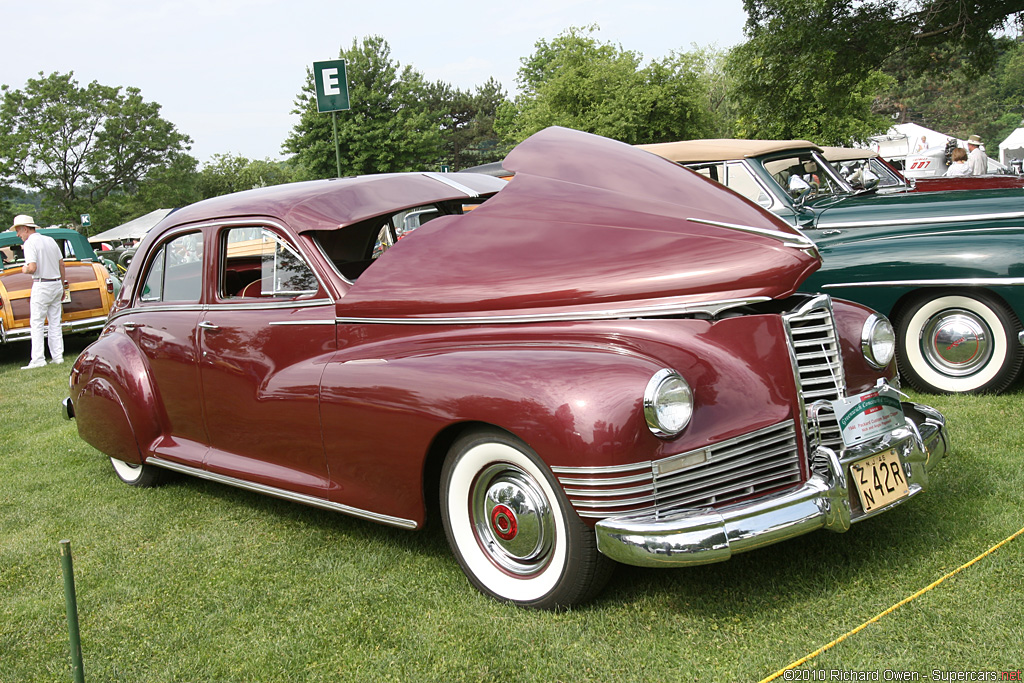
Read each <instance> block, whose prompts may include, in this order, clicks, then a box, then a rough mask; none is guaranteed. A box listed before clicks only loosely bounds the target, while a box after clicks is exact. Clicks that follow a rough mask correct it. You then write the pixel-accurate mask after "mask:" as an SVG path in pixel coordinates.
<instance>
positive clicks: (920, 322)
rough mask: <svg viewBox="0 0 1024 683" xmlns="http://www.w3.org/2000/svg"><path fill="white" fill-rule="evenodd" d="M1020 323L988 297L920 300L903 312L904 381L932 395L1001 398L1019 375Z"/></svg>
mask: <svg viewBox="0 0 1024 683" xmlns="http://www.w3.org/2000/svg"><path fill="white" fill-rule="evenodd" d="M1020 330H1021V326H1020V322H1019V321H1018V320H1017V318H1016V316H1014V314H1013V312H1012V311H1010V310H1009V309H1008V308H1007V307H1006V305H1005V304H1003V303H1002V302H1001V301H999V300H998V299H996V298H995V297H992V296H991V295H988V294H984V293H971V294H963V295H961V294H943V295H938V296H933V297H930V298H922V299H918V300H917V301H915V302H913V303H912V304H911V305H910V306H908V307H907V308H905V309H904V310H903V311H901V312H900V315H899V318H898V323H897V329H896V343H897V360H898V363H899V369H900V375H901V376H902V377H903V378H904V379H905V380H906V381H907V382H908V383H909V384H910V385H911V386H913V387H914V388H915V389H918V390H920V391H927V392H931V393H949V394H960V393H997V392H1000V391H1003V390H1005V389H1006V388H1007V387H1009V386H1010V385H1011V384H1012V383H1013V381H1014V380H1015V379H1016V378H1017V376H1018V375H1019V374H1020V370H1021V365H1022V361H1024V349H1022V348H1021V344H1020V341H1019V340H1018V337H1017V335H1018V333H1019V332H1020Z"/></svg>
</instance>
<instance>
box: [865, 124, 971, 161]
mask: <svg viewBox="0 0 1024 683" xmlns="http://www.w3.org/2000/svg"><path fill="white" fill-rule="evenodd" d="M950 139H951V138H950V136H948V135H946V134H945V133H940V132H939V131H937V130H932V129H931V128H925V127H924V126H922V125H919V124H916V123H898V124H896V125H895V126H893V127H892V128H890V129H889V130H888V131H887V132H886V134H885V135H875V136H873V137H872V138H871V149H873V150H875V151H876V152H878V155H879V156H880V157H882V158H884V159H893V158H903V157H907V156H910V155H912V154H918V153H920V152H923V151H924V150H926V149H928V148H930V147H945V145H946V142H947V141H948V140H950Z"/></svg>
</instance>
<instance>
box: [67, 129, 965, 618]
mask: <svg viewBox="0 0 1024 683" xmlns="http://www.w3.org/2000/svg"><path fill="white" fill-rule="evenodd" d="M505 164H506V165H507V166H508V167H509V168H510V169H512V170H514V171H515V172H516V176H515V178H514V179H513V180H512V181H511V182H509V183H506V182H505V181H503V180H499V179H497V178H493V177H488V176H484V175H474V174H457V175H456V174H450V175H448V174H445V175H441V174H431V173H411V174H396V175H378V176H363V177H358V178H347V179H336V180H324V181H318V182H311V183H303V184H296V185H286V186H279V187H270V188H264V189H259V190H253V191H249V192H243V193H240V194H235V195H229V196H225V197H220V198H217V199H212V200H208V201H204V202H201V203H199V204H196V205H193V206H191V207H186V208H184V209H181V210H179V211H177V212H175V213H174V214H171V216H169V217H168V218H167V219H165V220H164V221H163V222H162V223H161V224H160V225H158V226H157V227H156V228H154V229H153V230H152V231H151V232H150V234H149V236H147V238H146V239H145V241H144V243H143V244H142V245H141V247H140V249H139V251H138V254H137V256H136V258H135V260H134V261H133V262H132V265H131V267H130V269H129V272H128V275H127V278H126V281H125V284H124V287H123V289H122V290H121V293H120V295H119V298H118V300H117V302H116V304H115V306H114V311H113V313H112V314H111V318H110V322H109V323H108V325H107V327H106V329H105V330H104V332H103V334H102V335H101V337H100V339H99V340H98V341H97V342H95V343H94V344H93V345H91V346H90V347H88V348H87V349H86V350H85V351H84V352H83V353H82V355H81V356H80V357H79V358H78V360H77V361H76V363H75V365H74V367H73V369H72V373H71V396H70V399H69V400H68V401H66V402H65V410H66V412H67V414H68V415H70V416H74V417H76V418H77V422H78V430H79V433H80V434H81V436H82V437H83V438H84V439H85V440H86V441H88V442H89V443H91V444H92V445H94V446H95V447H96V448H98V449H99V450H100V451H102V452H103V453H105V454H107V455H108V456H109V457H110V458H111V460H112V462H113V465H114V470H115V471H116V473H117V474H118V476H120V477H121V479H123V480H124V481H125V482H127V483H129V484H133V485H139V486H141V485H149V484H154V483H156V482H157V481H158V479H159V478H160V476H161V475H162V474H164V473H166V472H167V471H168V470H173V471H177V472H183V473H187V474H190V475H194V476H198V477H204V478H207V479H212V480H214V481H218V482H223V483H225V484H231V485H236V486H242V487H245V488H248V489H252V490H256V491H260V492H262V493H266V494H270V495H275V496H279V497H282V498H285V499H289V500H293V501H297V502H301V503H306V504H309V505H315V506H319V507H322V508H327V509H331V510H337V511H340V512H343V513H347V514H351V515H355V516H357V517H361V518H365V519H370V520H374V521H377V522H383V523H385V524H391V525H395V526H398V527H404V528H409V529H413V528H418V527H421V526H422V525H423V524H424V522H425V521H426V520H427V518H428V516H431V515H436V516H438V517H439V518H440V520H441V522H442V523H443V525H444V528H445V531H446V534H447V536H448V539H449V542H450V544H451V546H452V549H453V552H454V554H455V556H456V557H457V559H458V561H459V563H460V565H461V566H462V568H463V569H464V571H465V572H466V574H467V575H468V577H469V579H470V581H471V582H472V583H473V584H474V585H475V586H476V587H478V588H479V589H480V590H482V591H483V592H485V593H486V594H489V595H491V596H494V597H496V598H498V599H500V600H506V601H512V602H515V603H517V604H520V605H526V606H534V607H556V606H562V605H569V604H573V603H577V602H580V601H582V600H586V599H587V598H588V597H590V596H592V595H593V594H594V593H595V592H596V591H597V590H599V589H600V587H601V585H602V584H603V583H604V581H605V580H606V578H607V576H608V573H609V570H610V567H611V566H613V565H614V562H613V561H619V562H625V563H630V564H636V565H646V566H666V567H667V566H678V565H688V564H700V563H707V562H717V561H721V560H725V559H727V558H728V557H730V555H731V554H733V553H737V552H742V551H745V550H750V549H753V548H756V547H759V546H761V545H765V544H767V543H772V542H776V541H781V540H783V539H787V538H790V537H792V536H795V535H798V534H802V533H807V532H810V531H812V530H815V529H820V528H827V529H831V530H833V531H844V530H846V529H847V528H848V527H849V525H850V523H851V522H855V521H859V520H863V519H866V518H868V517H871V516H874V515H876V514H879V513H882V512H884V511H885V510H888V509H890V508H892V507H893V506H895V505H898V504H901V503H903V502H904V501H906V500H908V499H909V498H911V497H913V496H914V495H916V494H917V493H919V492H920V491H922V490H923V489H924V488H925V487H926V486H927V484H928V477H929V471H930V470H932V468H933V466H934V465H935V464H936V463H937V462H938V461H939V460H940V459H941V458H942V457H943V456H944V454H945V452H946V434H945V428H944V421H943V419H942V417H941V416H940V415H939V414H938V413H937V412H935V411H934V410H931V409H929V408H927V407H925V406H920V405H916V404H910V403H903V404H901V403H900V402H899V401H898V399H894V398H893V397H894V396H895V392H894V391H893V390H892V387H895V386H896V385H897V377H896V370H895V364H894V362H893V361H892V336H891V329H890V328H889V327H888V323H887V322H886V321H885V320H884V319H883V318H881V317H880V316H878V315H876V314H875V313H873V312H872V311H870V310H868V309H866V308H865V307H863V306H861V305H858V304H853V303H848V302H842V301H834V300H832V299H831V298H830V297H828V296H824V295H807V294H798V293H796V290H797V288H798V287H799V285H800V283H801V282H803V280H804V279H805V278H806V277H807V276H808V275H809V274H810V273H812V272H813V271H814V270H816V269H817V268H818V267H819V265H820V261H819V258H818V255H817V253H816V251H815V249H814V247H813V245H812V244H811V243H810V242H808V241H807V240H806V238H804V237H803V236H802V235H800V234H799V233H798V232H797V231H795V230H793V229H792V228H790V227H788V226H787V225H785V223H783V222H782V221H780V220H779V219H777V218H776V217H774V216H772V215H771V214H769V213H768V212H766V211H764V210H762V209H761V208H759V207H757V206H756V205H754V204H751V203H749V202H747V201H745V200H743V199H740V198H739V197H737V196H736V195H735V194H734V193H732V192H731V191H729V190H727V189H725V188H723V187H721V186H719V185H717V184H715V183H712V182H709V181H707V180H705V179H703V178H701V177H699V176H698V175H696V174H694V173H691V172H689V171H686V170H684V169H681V168H678V167H676V166H673V165H670V164H665V163H664V162H663V161H662V160H660V159H656V158H655V157H653V156H651V155H649V154H645V153H643V152H640V151H639V150H636V149H635V148H632V147H630V146H628V145H624V144H621V143H618V142H613V141H610V140H607V139H604V138H600V137H596V136H592V135H587V134H584V133H579V132H577V131H570V130H566V129H560V128H552V129H547V130H545V131H542V132H541V133H538V134H536V135H534V136H533V137H531V138H529V139H528V140H527V141H525V142H523V143H522V144H521V145H520V146H518V147H517V148H516V149H515V150H514V151H513V152H512V153H511V154H510V155H509V156H508V158H507V159H506V161H505ZM609 169H615V170H614V172H610V171H609ZM680 188H682V191H680ZM485 200H486V201H485ZM468 206H474V209H473V210H472V211H467V210H466V208H467V207H468ZM427 211H434V212H436V213H437V214H440V215H437V216H435V217H434V218H432V220H430V221H429V222H428V223H425V224H423V225H422V226H421V227H419V228H417V229H416V230H415V231H413V232H410V233H407V234H406V236H405V237H404V238H403V239H402V240H400V241H395V240H394V239H393V238H394V236H395V235H394V234H393V231H394V230H395V228H396V226H398V225H402V224H404V218H405V217H406V216H407V215H409V214H410V212H427ZM843 397H855V399H854V401H855V403H857V404H858V405H861V408H870V410H869V411H867V414H868V415H869V416H871V420H876V418H877V420H876V425H875V428H874V429H873V431H871V433H868V432H861V433H859V434H854V433H855V432H857V431H858V430H859V429H861V427H865V425H866V422H864V421H863V420H859V419H854V420H853V422H850V423H849V424H847V425H846V426H845V427H841V426H840V425H841V422H840V420H839V419H838V418H837V415H838V414H844V413H845V409H843V408H841V406H840V403H834V402H839V401H840V400H841V399H842V398H843ZM844 405H845V404H844ZM836 410H839V412H836ZM883 417H884V419H883ZM878 420H880V422H878ZM854 423H856V424H859V425H860V427H858V426H854V428H853V430H852V431H850V424H854ZM878 425H881V429H880V430H879V429H878ZM848 439H852V440H851V441H849V442H848Z"/></svg>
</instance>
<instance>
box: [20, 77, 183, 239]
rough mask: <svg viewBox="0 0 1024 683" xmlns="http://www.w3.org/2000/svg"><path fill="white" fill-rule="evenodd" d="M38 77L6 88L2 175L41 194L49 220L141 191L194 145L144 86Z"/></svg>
mask: <svg viewBox="0 0 1024 683" xmlns="http://www.w3.org/2000/svg"><path fill="white" fill-rule="evenodd" d="M39 75H40V78H39V79H29V81H28V82H27V84H26V85H25V88H24V89H22V90H12V89H11V88H10V87H9V86H7V85H4V86H2V87H0V91H2V92H3V102H2V103H0V177H2V179H3V181H4V182H6V183H11V184H16V185H18V186H21V187H24V188H28V189H29V190H35V191H37V192H39V194H40V196H41V200H42V202H43V212H42V213H43V216H42V217H43V218H44V219H47V220H49V221H53V222H62V223H75V222H77V220H78V216H79V214H82V213H90V214H92V213H96V212H97V209H98V207H99V206H100V204H101V203H102V202H103V201H104V200H105V199H107V198H108V197H111V196H117V195H124V194H131V193H134V192H135V191H137V190H138V188H139V185H140V183H142V182H143V181H144V180H145V178H146V177H147V175H148V174H150V173H152V172H154V171H155V170H157V169H160V168H162V167H165V166H167V165H169V164H171V163H173V162H174V160H175V159H176V158H178V157H179V156H181V155H183V154H184V153H185V151H186V150H187V149H188V145H189V144H190V143H191V140H190V139H189V137H188V136H186V135H183V134H182V133H179V132H178V131H177V130H176V129H175V127H174V125H173V124H172V123H170V122H169V121H167V120H165V119H163V118H162V117H161V116H160V105H159V104H156V103H155V102H146V101H144V100H143V99H142V95H141V92H140V91H139V90H138V89H137V88H131V87H129V88H125V89H123V90H122V88H120V87H110V86H104V85H100V84H99V83H97V82H95V81H93V82H92V83H90V84H89V85H88V86H86V87H81V86H80V85H79V84H78V82H77V81H76V80H75V79H74V74H73V73H67V74H60V73H52V74H50V75H49V76H45V77H44V76H43V74H42V73H40V74H39Z"/></svg>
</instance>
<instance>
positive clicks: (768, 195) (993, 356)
mask: <svg viewBox="0 0 1024 683" xmlns="http://www.w3.org/2000/svg"><path fill="white" fill-rule="evenodd" d="M640 147H641V148H643V149H646V150H647V151H650V152H653V153H655V154H657V155H659V156H662V157H665V158H666V159H669V160H670V161H673V162H676V163H679V164H682V165H684V166H686V167H688V168H690V169H692V170H694V171H696V172H698V173H700V174H702V175H704V176H706V177H708V178H711V179H712V180H716V181H718V182H720V183H723V184H725V185H727V186H728V187H730V188H732V189H733V190H735V191H736V192H738V193H739V194H741V195H743V196H745V197H747V198H748V199H750V200H751V201H754V202H756V203H757V204H760V205H761V206H763V207H765V208H767V209H768V210H770V211H772V212H773V213H775V214H777V215H778V216H780V217H782V218H783V219H784V220H786V221H787V222H788V223H790V224H791V225H794V226H796V227H798V228H800V229H801V230H803V231H805V232H806V234H807V236H808V237H810V238H812V239H813V240H814V241H815V243H817V245H818V249H819V250H820V252H821V255H822V256H823V257H824V265H823V267H822V268H821V269H820V270H819V271H818V272H817V273H815V274H813V275H811V277H809V278H808V279H807V280H806V281H805V283H804V285H803V286H802V288H801V289H804V290H807V291H825V292H827V293H829V294H831V295H832V296H834V297H841V298H845V299H852V300H854V301H859V302H861V303H863V304H866V305H868V306H870V307H872V308H874V309H876V310H878V311H881V312H883V313H885V314H887V315H888V316H889V317H890V318H891V319H892V321H893V324H894V327H895V329H896V344H897V359H898V363H899V369H900V374H901V375H902V377H903V378H904V379H905V380H906V381H907V382H908V383H909V384H910V385H911V386H913V387H915V388H917V389H919V390H922V391H928V392H937V393H982V392H1000V391H1003V390H1005V389H1007V388H1008V387H1009V386H1010V385H1012V384H1013V383H1014V381H1015V380H1017V379H1018V377H1019V376H1020V375H1021V368H1022V365H1024V348H1022V344H1024V333H1022V328H1021V318H1022V316H1024V189H1021V188H1015V189H987V190H961V191H950V192H915V193H908V194H879V193H877V192H874V191H872V190H867V191H855V190H854V189H853V188H851V187H850V186H849V185H848V184H847V183H846V181H845V180H843V179H842V178H841V177H840V176H839V175H838V174H837V173H836V172H835V171H834V170H833V168H832V167H831V166H830V165H829V163H828V162H827V161H826V160H825V158H824V156H823V155H822V150H821V148H820V147H818V146H817V145H814V144H813V143H811V142H807V141H804V140H689V141H685V142H669V143H661V144H653V145H641V146H640Z"/></svg>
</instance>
